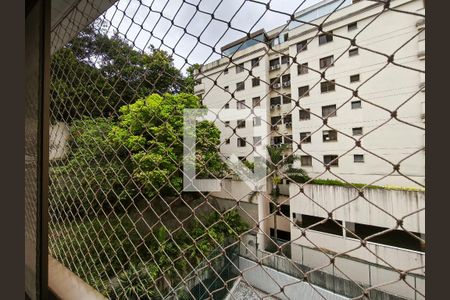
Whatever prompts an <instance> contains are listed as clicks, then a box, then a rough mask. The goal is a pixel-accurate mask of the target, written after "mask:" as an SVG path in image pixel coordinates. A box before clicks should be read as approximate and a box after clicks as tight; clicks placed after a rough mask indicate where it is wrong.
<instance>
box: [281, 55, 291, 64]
mask: <svg viewBox="0 0 450 300" xmlns="http://www.w3.org/2000/svg"><path fill="white" fill-rule="evenodd" d="M281 64H289V55H283V56H282V57H281Z"/></svg>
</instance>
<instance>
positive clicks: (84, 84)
mask: <svg viewBox="0 0 450 300" xmlns="http://www.w3.org/2000/svg"><path fill="white" fill-rule="evenodd" d="M102 25H105V24H104V22H102V20H98V21H97V22H94V23H93V24H92V25H90V26H88V27H87V28H86V29H85V30H84V31H82V32H80V33H79V35H78V36H77V37H76V38H75V39H73V40H72V41H71V42H70V43H69V44H68V45H67V46H66V47H64V48H62V49H60V50H59V51H58V52H56V53H55V54H54V55H53V56H52V68H51V69H52V71H53V73H52V83H51V98H52V101H51V110H52V112H53V115H52V116H53V118H54V119H55V120H65V121H67V120H71V119H78V118H81V117H82V116H83V115H89V116H91V117H99V116H103V117H107V116H110V115H114V113H115V112H116V111H117V109H118V108H119V107H120V106H123V105H125V104H129V103H132V102H133V101H134V100H135V99H138V98H143V97H145V96H147V95H150V94H152V93H159V94H163V93H167V92H170V93H179V92H189V93H192V92H193V86H194V80H193V77H192V76H193V70H194V67H191V68H190V69H189V70H188V74H189V76H188V77H184V76H183V75H182V73H181V72H180V70H178V69H177V68H176V67H175V66H174V64H173V59H172V58H171V57H170V56H169V55H168V53H167V52H165V51H163V50H160V49H155V48H154V47H152V46H150V48H149V49H146V51H140V50H138V49H136V48H134V47H133V46H132V45H130V44H129V43H128V41H127V40H125V39H124V38H122V37H121V36H120V35H119V34H118V33H114V34H112V35H111V33H109V32H108V31H107V29H105V28H106V27H107V26H102ZM62 101H64V103H62Z"/></svg>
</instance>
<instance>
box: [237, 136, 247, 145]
mask: <svg viewBox="0 0 450 300" xmlns="http://www.w3.org/2000/svg"><path fill="white" fill-rule="evenodd" d="M245 145H246V138H245V137H244V138H243V137H240V138H237V146H238V147H245Z"/></svg>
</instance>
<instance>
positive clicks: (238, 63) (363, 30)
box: [49, 0, 425, 299]
mask: <svg viewBox="0 0 450 300" xmlns="http://www.w3.org/2000/svg"><path fill="white" fill-rule="evenodd" d="M91 2H92V3H91ZM80 3H81V2H80ZM92 7H95V5H94V4H93V1H83V2H82V5H81V4H80V5H78V6H77V7H76V9H75V10H74V12H73V14H69V15H68V16H67V17H66V20H65V24H68V25H67V28H64V27H61V26H60V27H59V28H58V30H57V32H52V44H53V45H59V44H61V43H62V41H65V39H66V34H67V32H72V31H73V28H78V27H77V24H76V23H77V20H79V19H80V16H83V15H84V14H91V13H92V12H91V10H92ZM424 33H425V10H424V4H423V2H422V1H417V0H416V1H405V0H396V1H387V0H386V1H348V0H339V1H338V0H336V1H321V2H320V3H319V1H266V0H261V1H255V0H246V1H243V0H233V1H223V0H222V1H220V0H214V1H204V0H179V1H175V0H173V1H165V0H161V1H150V0H148V1H136V0H133V1H118V2H116V3H115V4H114V5H113V6H112V7H110V8H109V9H108V10H107V11H106V12H105V13H103V14H102V15H101V16H100V17H99V18H98V19H96V20H95V21H94V22H93V23H92V24H90V25H89V26H88V27H87V28H84V29H83V30H82V31H81V32H79V33H78V35H77V36H76V37H75V38H74V39H72V40H71V41H70V42H69V43H67V44H66V45H65V46H64V47H62V48H60V49H59V50H55V51H54V54H53V55H52V65H51V72H52V74H51V76H52V78H51V112H50V115H51V122H52V125H51V127H50V199H49V202H50V208H49V209H50V224H49V252H50V254H51V255H52V256H53V257H55V258H56V259H57V260H58V261H60V262H61V263H62V264H64V265H65V266H66V267H67V268H69V269H70V270H71V271H73V272H74V273H76V274H77V275H78V276H80V277H81V278H82V279H83V280H85V281H86V282H87V283H88V284H90V285H91V286H93V287H94V288H95V289H97V290H98V291H100V292H101V293H102V294H103V295H104V296H105V297H107V298H109V299H175V298H176V299H178V298H180V299H207V298H208V299H259V298H261V299H262V298H269V299H424V298H425V257H424V254H425V225H424V224H425V223H424V222H425V219H424V218H425V217H424V213H425V196H424V191H425V171H424V158H425V152H424V146H425V142H424V137H425V123H424V120H425V110H424V103H425V102H424V101H425V84H424V74H425V48H424V43H425V35H424ZM188 129H189V130H188Z"/></svg>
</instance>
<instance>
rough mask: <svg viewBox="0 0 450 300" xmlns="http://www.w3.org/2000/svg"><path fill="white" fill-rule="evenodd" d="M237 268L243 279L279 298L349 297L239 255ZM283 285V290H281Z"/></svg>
mask: <svg viewBox="0 0 450 300" xmlns="http://www.w3.org/2000/svg"><path fill="white" fill-rule="evenodd" d="M239 270H240V271H241V272H243V274H242V277H243V280H244V281H245V282H247V283H249V284H250V285H252V286H254V287H255V288H257V289H259V290H261V291H263V292H266V293H268V294H274V296H275V297H277V298H280V299H299V300H301V299H304V300H316V299H327V300H344V299H349V298H346V297H343V296H341V295H338V294H333V293H331V292H330V291H328V290H325V289H322V288H320V287H317V286H314V285H312V284H309V283H305V282H303V281H302V280H299V279H298V278H295V277H292V276H289V275H287V274H285V273H282V272H279V271H277V270H275V269H272V268H269V267H266V266H260V265H257V263H255V262H253V261H251V260H249V259H246V258H243V257H240V258H239ZM281 287H283V292H281Z"/></svg>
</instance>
